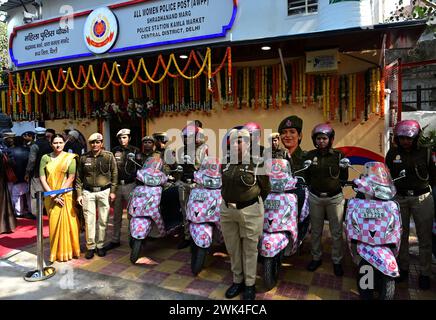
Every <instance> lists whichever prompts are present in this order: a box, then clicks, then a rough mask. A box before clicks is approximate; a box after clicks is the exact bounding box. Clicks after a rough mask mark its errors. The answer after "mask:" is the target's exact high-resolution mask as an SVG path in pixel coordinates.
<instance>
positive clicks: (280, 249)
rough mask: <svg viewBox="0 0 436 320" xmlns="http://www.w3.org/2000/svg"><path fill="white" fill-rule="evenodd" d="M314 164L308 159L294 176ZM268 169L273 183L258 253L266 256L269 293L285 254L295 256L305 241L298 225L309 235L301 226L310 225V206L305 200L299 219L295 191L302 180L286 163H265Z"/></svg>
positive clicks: (266, 284)
mask: <svg viewBox="0 0 436 320" xmlns="http://www.w3.org/2000/svg"><path fill="white" fill-rule="evenodd" d="M311 164H312V163H311V161H310V160H307V161H306V162H305V163H304V167H303V169H301V170H299V171H296V172H295V174H296V173H298V172H300V171H303V170H306V169H307V168H308V167H309V166H310V165H311ZM265 167H266V169H267V174H268V175H269V180H270V183H271V193H270V194H269V195H268V197H267V198H266V200H265V202H264V208H265V214H264V225H263V234H262V237H261V239H260V242H259V244H260V250H259V253H260V255H261V256H262V257H263V273H264V276H263V277H264V278H263V281H264V286H265V288H266V289H267V291H269V290H271V289H272V288H274V287H275V286H276V284H277V279H278V274H279V271H280V267H281V263H282V259H283V256H284V255H285V251H288V253H287V254H286V255H292V254H294V253H295V252H296V251H297V249H298V247H299V245H300V244H301V242H302V241H303V238H304V234H300V235H299V226H300V230H302V231H301V232H302V233H306V232H307V230H308V228H307V227H304V228H301V226H302V225H304V224H305V223H308V216H309V207H308V203H307V197H306V199H305V201H304V205H303V206H302V210H301V214H300V217H298V197H297V195H296V194H294V193H292V191H293V190H296V189H297V182H298V179H301V177H298V178H297V177H296V176H293V175H292V173H291V166H290V164H289V162H288V161H287V160H284V159H270V160H267V161H266V166H265ZM303 181H304V179H303Z"/></svg>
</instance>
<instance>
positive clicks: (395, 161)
mask: <svg viewBox="0 0 436 320" xmlns="http://www.w3.org/2000/svg"><path fill="white" fill-rule="evenodd" d="M402 162H403V161H401V156H400V155H399V154H397V155H396V157H395V159H394V161H393V163H402Z"/></svg>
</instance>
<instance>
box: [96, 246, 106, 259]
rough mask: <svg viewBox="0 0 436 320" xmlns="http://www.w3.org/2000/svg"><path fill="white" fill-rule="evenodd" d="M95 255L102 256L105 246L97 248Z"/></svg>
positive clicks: (104, 252) (104, 253)
mask: <svg viewBox="0 0 436 320" xmlns="http://www.w3.org/2000/svg"><path fill="white" fill-rule="evenodd" d="M97 255H98V256H99V257H104V256H105V255H106V250H105V248H101V249H99V248H97Z"/></svg>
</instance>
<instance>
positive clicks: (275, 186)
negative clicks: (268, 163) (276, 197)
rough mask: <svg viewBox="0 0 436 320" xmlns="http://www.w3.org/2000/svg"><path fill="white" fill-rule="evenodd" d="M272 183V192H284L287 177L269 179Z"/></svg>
mask: <svg viewBox="0 0 436 320" xmlns="http://www.w3.org/2000/svg"><path fill="white" fill-rule="evenodd" d="M269 181H270V184H271V191H272V192H284V191H285V186H286V180H285V179H273V178H271V179H269Z"/></svg>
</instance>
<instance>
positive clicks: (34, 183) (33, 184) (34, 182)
mask: <svg viewBox="0 0 436 320" xmlns="http://www.w3.org/2000/svg"><path fill="white" fill-rule="evenodd" d="M39 191H41V192H44V188H43V187H42V184H41V180H39V178H35V177H32V178H31V179H30V199H31V203H30V205H31V207H32V208H31V209H32V214H33V215H34V216H36V210H37V207H38V206H37V204H36V195H35V193H37V192H39ZM42 207H43V208H44V205H43V206H42ZM43 210H44V209H43ZM41 214H42V212H41Z"/></svg>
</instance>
